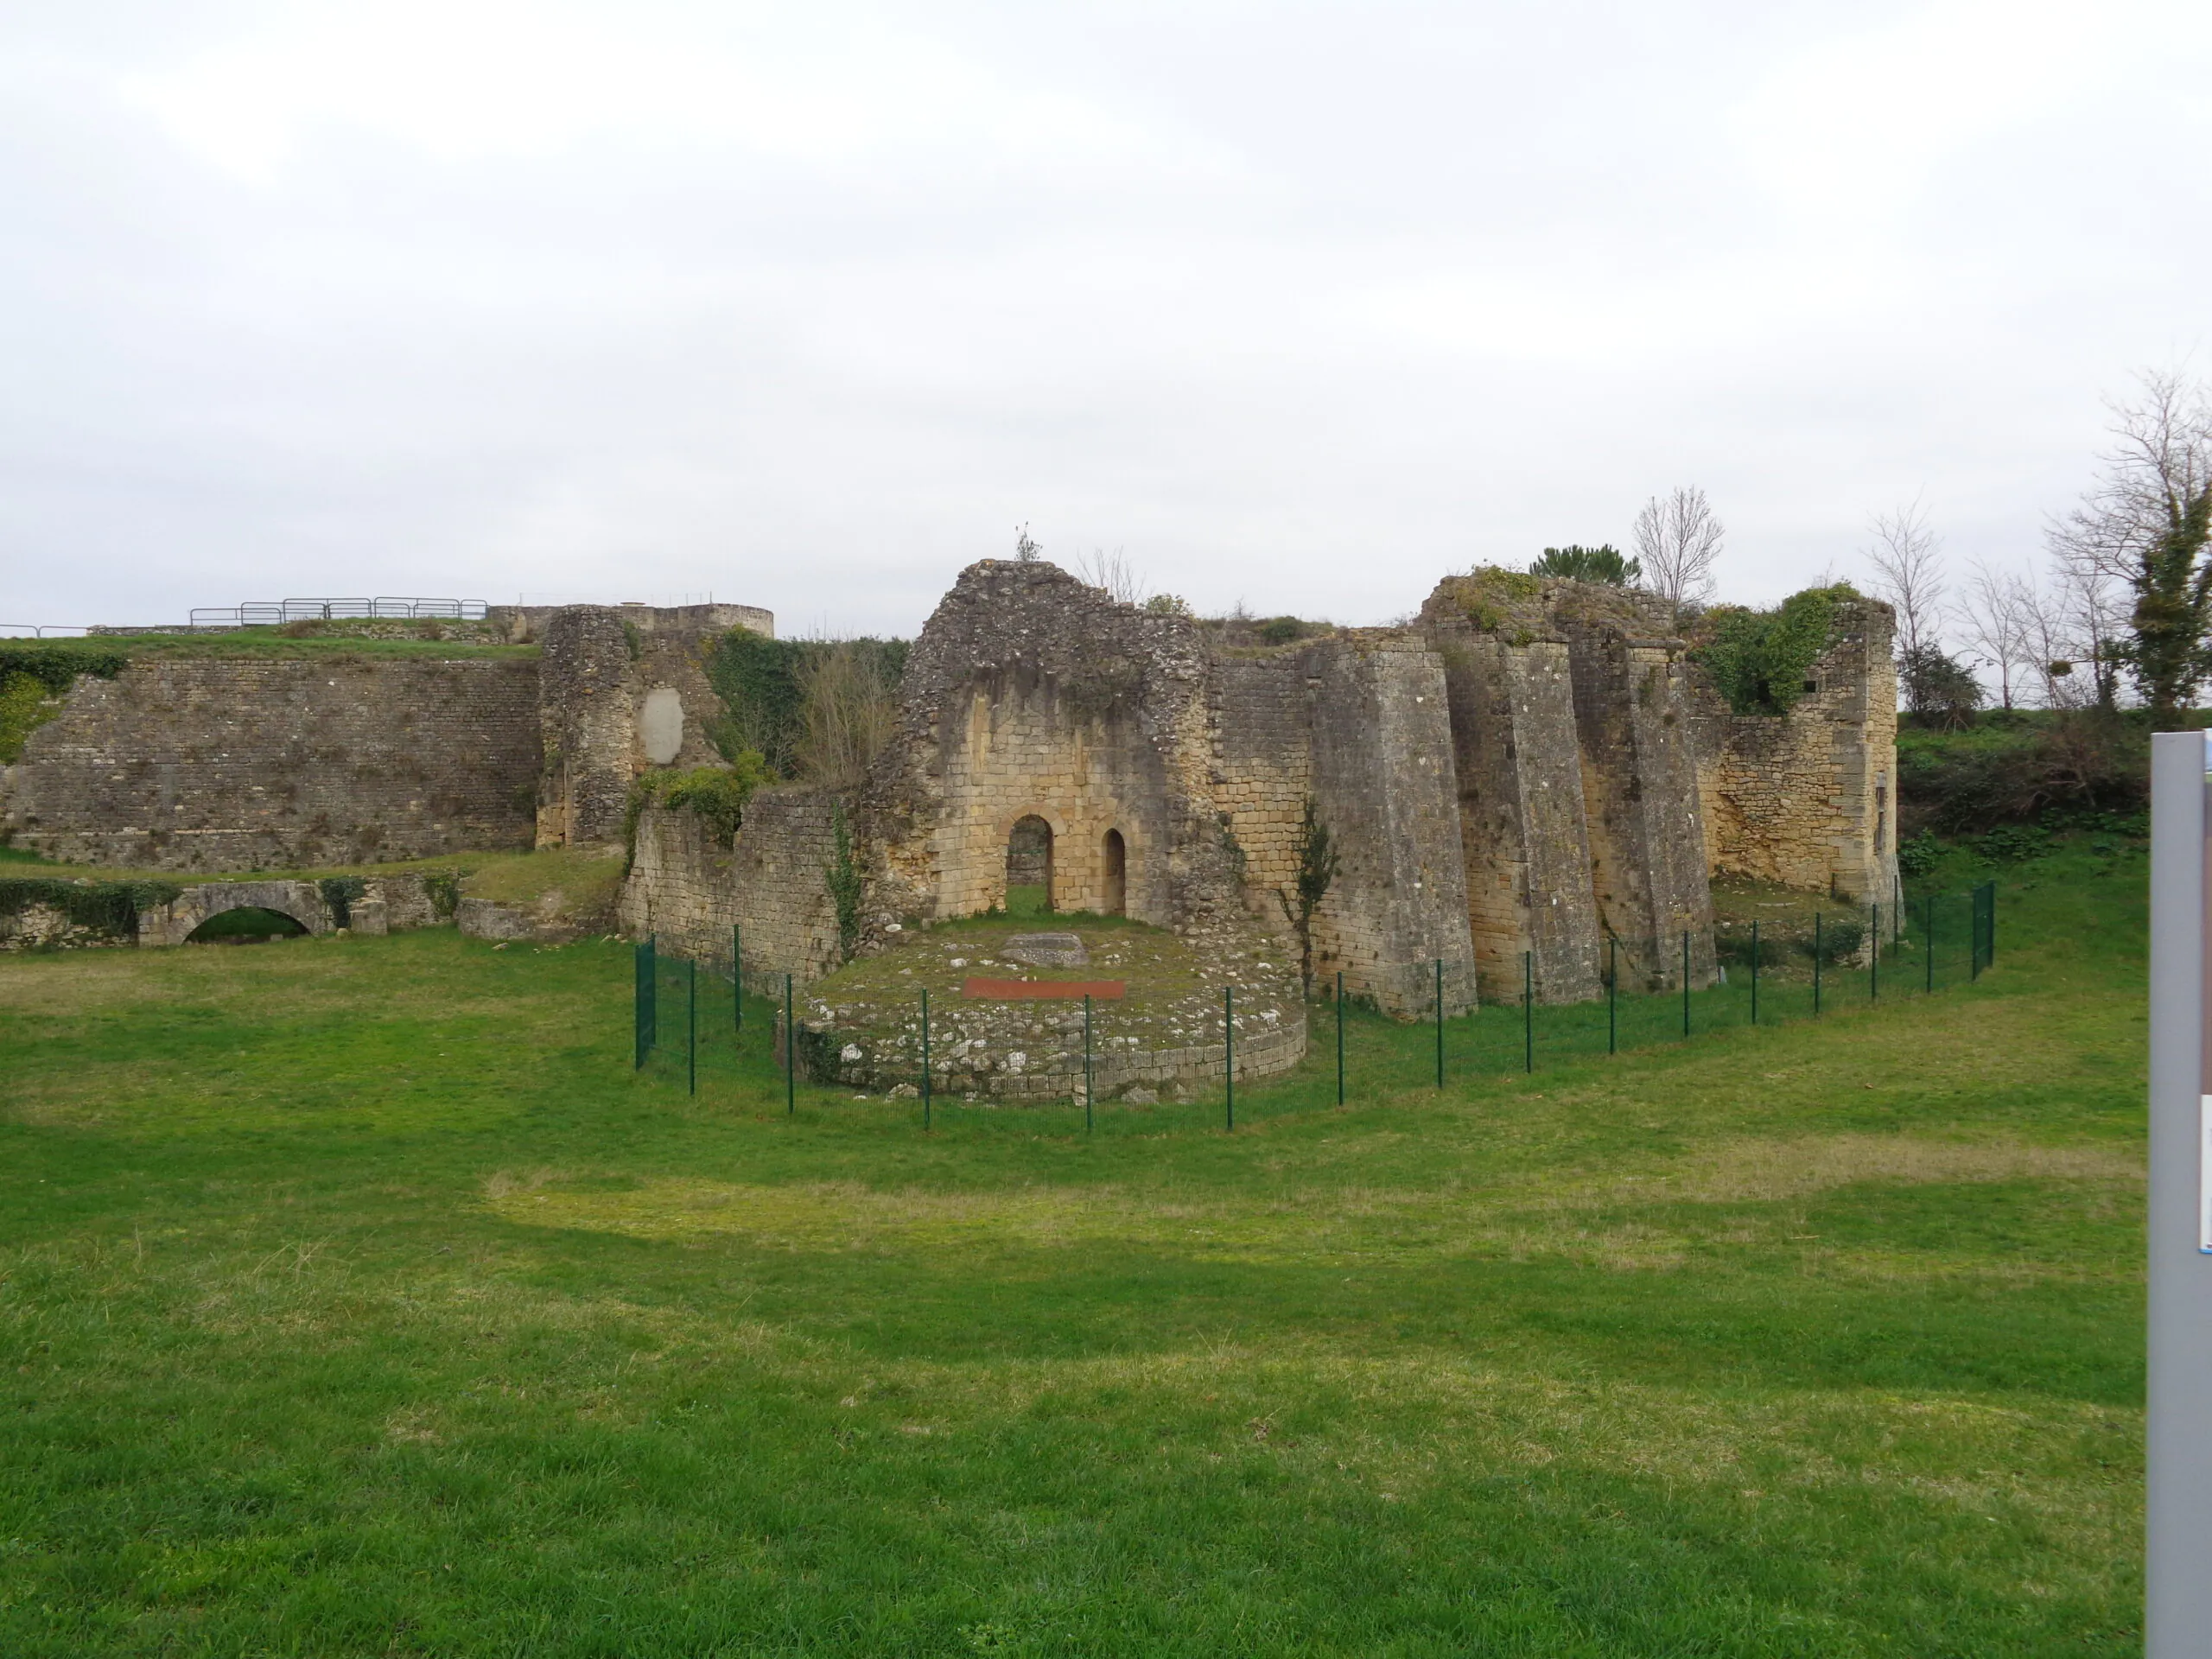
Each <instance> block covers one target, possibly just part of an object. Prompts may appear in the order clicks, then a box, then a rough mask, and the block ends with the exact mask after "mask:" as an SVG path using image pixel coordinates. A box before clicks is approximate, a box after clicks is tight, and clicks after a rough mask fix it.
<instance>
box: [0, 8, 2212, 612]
mask: <svg viewBox="0 0 2212 1659" xmlns="http://www.w3.org/2000/svg"><path fill="white" fill-rule="evenodd" d="M2198 10H2200V9H2198V8H2193V7H2183V6H2179V5H2165V6H2159V5H2153V4H2149V3H2141V0H2138V3H2132V4H2129V5H2126V6H2120V7H2105V8H2099V9H2096V10H2090V9H2088V8H2078V7H2063V8H2061V7H2052V8H2048V9H2044V10H2037V9H2035V8H2033V7H2030V8H2026V9H2021V8H2007V9H1999V8H1995V7H1992V6H1986V5H1957V4H1941V5H1934V6H1912V5H1898V4H1892V5H1889V6H1886V7H1885V8H1884V9H1882V10H1869V9H1866V8H1847V9H1840V10H1835V11H1831V12H1825V13H1823V12H1818V11H1808V10H1800V9H1791V8H1773V7H1767V6H1758V5H1754V4H1751V3H1748V0H1743V3H1738V0H1714V3H1710V4H1695V3H1682V0H1674V3H1669V4H1668V5H1665V6H1661V7H1651V8H1641V9H1637V10H1632V11H1628V12H1624V11H1621V10H1619V9H1618V8H1616V7H1611V6H1600V5H1597V4H1595V3H1576V0H1559V3H1554V4H1548V5H1546V6H1544V7H1541V8H1516V7H1512V6H1494V7H1486V8H1484V9H1482V10H1479V11H1475V10H1469V9H1467V8H1465V7H1463V6H1457V5H1453V6H1427V5H1421V4H1396V5H1393V4H1370V5H1364V6H1357V7H1354V6H1351V5H1332V4H1318V5H1313V6H1306V7H1299V8H1276V7H1259V6H1255V5H1249V4H1230V3H1218V4H1208V3H1204V0H1189V3H1179V4H1177V5H1174V6H1166V5H1159V6H1153V7H1142V6H1125V7H1117V8H1114V9H1110V10H1108V9H1099V10H1077V9H1072V8H1040V7H1035V6H1024V5H1015V4H1010V3H1009V4H995V3H988V0H933V3H931V4H929V5H926V6H925V5H921V4H911V5H906V4H900V3H898V0H882V3H878V4H874V5H859V4H851V3H833V4H826V5H823V6H816V7H808V8H791V7H770V6H765V5H761V6H751V7H747V6H729V5H696V6H685V5H681V4H676V3H652V0H640V3H634V4H626V5H622V6H615V5H613V4H589V5H587V4H569V5H547V6H540V5H531V6H527V7H524V6H519V5H512V4H503V3H497V0H456V3H449V4H439V5H435V6H432V5H425V4H419V3H404V4H399V5H393V6H375V7H364V6H359V5H352V6H336V5H308V4H283V5H277V4H266V5H259V6H256V5H251V4H245V5H230V4H215V3H211V4H208V5H205V6H194V5H184V6H176V5H157V4H154V3H151V0H114V3H111V4H107V5H101V4H95V3H79V4H73V5H71V6H68V7H66V8H65V7H61V6H59V5H55V6H54V7H52V8H51V9H49V10H43V11H41V10H38V9H37V8H35V7H34V8H31V9H29V10H15V11H11V12H10V13H9V14H8V15H7V16H6V17H5V18H4V19H0V353H5V354H6V358H7V360H8V362H9V364H10V374H9V376H8V377H7V378H6V379H5V380H4V381H0V387H4V390H3V391H0V613H22V612H25V611H28V612H29V613H30V614H31V616H32V619H33V620H38V619H39V618H40V617H41V616H42V617H45V618H48V619H51V620H87V619H90V618H97V617H101V616H108V615H112V614H113V613H115V612H116V610H117V609H118V607H126V608H144V607H153V609H154V610H155V611H156V612H168V613H181V611H182V610H183V609H184V608H186V607H188V606H189V605H192V604H205V603H211V602H219V601H223V600H225V599H226V598H227V599H236V598H238V597H244V596H249V595H251V594H256V593H275V594H282V593H283V592H292V593H299V592H308V591H315V590H318V589H320V588H325V587H327V588H334V589H338V590H351V589H353V588H359V586H361V585H362V584H363V583H364V582H368V583H370V584H371V585H375V586H380V587H383V588H385V590H386V591H393V590H397V589H399V588H416V589H422V590H429V589H430V588H441V587H443V588H451V587H454V586H464V587H468V588H474V589H475V590H477V592H478V593H480V594H498V593H503V592H513V591H518V590H520V591H532V592H543V591H548V590H561V591H568V592H589V591H594V590H602V591H606V592H607V593H610V594H612V593H613V590H614V589H615V588H620V589H622V590H623V591H622V593H621V594H620V596H622V597H639V596H648V595H651V594H666V593H683V592H691V593H696V592H704V591H707V590H709V589H710V588H711V589H713V590H714V591H715V592H717V593H719V594H722V595H723V596H725V597H745V598H749V599H753V600H754V601H758V602H766V603H770V604H772V605H774V606H776V607H778V608H779V609H780V610H783V611H785V612H786V613H789V614H791V615H792V616H794V617H798V618H802V619H804V620H809V621H827V622H829V623H832V624H837V625H850V626H866V627H872V628H877V629H884V628H902V629H911V628H912V626H916V625H917V623H918V620H920V617H921V616H922V615H923V614H924V613H925V612H926V609H927V607H928V605H929V603H930V601H931V598H932V597H933V595H934V594H935V593H936V592H937V591H938V589H939V588H941V587H942V586H943V585H944V582H945V581H946V580H947V579H948V578H949V577H950V575H951V573H952V572H953V571H954V570H955V569H957V567H958V565H959V564H961V563H964V562H965V561H966V560H967V559H969V558H971V557H974V556H980V555H982V554H985V553H990V552H995V551H1000V550H1002V544H1003V543H1006V542H1007V540H1008V539H1009V538H1010V535H1011V528H1012V526H1013V525H1014V524H1015V523H1016V522H1019V521H1022V520H1027V521H1029V522H1031V523H1032V524H1033V525H1034V526H1035V528H1036V531H1037V533H1038V535H1039V537H1040V538H1041V539H1043V540H1044V542H1045V543H1046V547H1047V549H1048V551H1049V552H1052V553H1060V554H1068V555H1073V554H1076V553H1079V552H1081V551H1083V550H1087V549H1088V548H1089V547H1090V546H1092V545H1094V544H1096V545H1103V546H1106V547H1114V546H1117V545H1119V546H1122V547H1125V548H1126V549H1127V550H1128V552H1129V554H1130V556H1131V557H1132V558H1133V559H1135V561H1136V562H1137V563H1139V564H1140V565H1141V566H1142V567H1145V568H1147V569H1149V570H1150V572H1151V574H1152V575H1153V578H1154V581H1155V582H1159V583H1160V584H1162V585H1165V586H1168V587H1172V588H1178V589H1181V590H1184V591H1186V592H1188V593H1190V594H1192V597H1193V598H1194V599H1197V600H1198V601H1201V602H1204V603H1211V604H1226V603H1228V602H1230V601H1232V600H1234V599H1236V597H1238V596H1239V595H1240V594H1241V595H1243V596H1244V597H1246V598H1248V599H1249V600H1251V601H1253V602H1254V603H1255V604H1264V605H1265V606H1266V607H1267V608H1268V609H1288V608H1302V609H1305V610H1307V611H1310V612H1320V613H1334V614H1337V615H1340V616H1344V617H1347V618H1350V619H1354V620H1371V619H1376V618H1381V617H1387V616H1389V615H1392V614H1395V613H1400V612H1402V611H1404V610H1407V609H1408V608H1410V607H1412V606H1414V604H1416V603H1417V602H1418V601H1419V600H1420V598H1421V596H1422V594H1424V593H1425V592H1426V591H1427V588H1428V587H1429V586H1430V584H1431V583H1433V581H1434V580H1435V578H1436V576H1437V575H1438V574H1439V573H1440V571H1441V570H1442V569H1446V568H1447V567H1451V566H1464V565H1465V563H1467V562H1469V561H1470V560H1471V559H1472V558H1474V557H1477V556H1486V557H1494V558H1502V559H1507V560H1514V561H1518V560H1522V559H1525V558H1527V557H1529V556H1532V555H1533V553H1534V552H1535V550H1537V549H1539V548H1541V546H1543V545H1544V544H1545V543H1556V542H1558V541H1560V540H1578V541H1591V540H1598V539H1606V538H1611V539H1613V540H1615V541H1618V540H1621V539H1623V538H1624V537H1625V535H1626V533H1627V529H1628V522H1629V519H1630V517H1631V516H1632V515H1633V512H1634V511H1635V508H1636V505H1637V503H1638V502H1639V501H1641V500H1642V499H1643V497H1644V496H1645V495H1647V494H1649V493H1652V492H1654V491H1657V490H1663V489H1665V488H1667V487H1668V486H1670V485H1673V484H1675V483H1678V482H1700V483H1702V484H1704V485H1705V486H1706V487H1707V490H1708V491H1709V492H1710V493H1712V494H1713V498H1714V499H1715V501H1716V502H1717V504H1718V505H1719V507H1720V510H1721V512H1722V513H1723V516H1724V517H1725V518H1727V520H1728V521H1729V523H1730V524H1731V527H1732V539H1731V549H1732V551H1731V553H1730V556H1729V562H1728V563H1727V565H1726V567H1725V571H1724V574H1725V575H1726V580H1727V581H1728V582H1730V583H1731V584H1732V587H1733V588H1734V589H1735V590H1736V591H1737V592H1738V593H1740V594H1745V596H1768V595H1771V594H1777V593H1779V592H1782V591H1784V590H1786V589H1787V588H1789V586H1791V585H1794V584H1795V583H1796V582H1800V581H1802V580H1806V579H1809V578H1810V577H1811V576H1812V575H1815V574H1817V573H1818V571H1819V570H1820V569H1821V568H1822V567H1823V566H1825V565H1826V564H1827V563H1829V562H1830V561H1831V560H1836V559H1840V560H1843V561H1845V562H1846V563H1848V559H1849V556H1850V555H1851V552H1852V550H1853V548H1854V547H1855V546H1856V545H1857V543H1858V542H1859V540H1860V539H1861V537H1862V530H1863V525H1864V523H1865V520H1866V516H1867V514H1868V513H1869V512H1872V511H1873V510H1874V509H1877V508H1878V507H1881V506H1884V505H1890V504H1891V503H1892V502H1893V501H1894V500H1896V499H1902V498H1904V497H1909V496H1910V495H1911V494H1912V493H1915V492H1916V491H1917V490H1921V489H1923V488H1925V489H1926V490H1927V492H1928V494H1929V499H1930V500H1931V501H1932V502H1934V503H1936V505H1937V506H1938V508H1939V510H1940V511H1942V512H1944V513H1946V514H1947V515H1948V519H1947V522H1946V523H1945V524H1944V525H1943V528H1944V529H1945V531H1946V532H1947V534H1948V537H1949V540H1950V545H1951V546H1952V547H1953V548H1954V549H1955V550H1956V551H1958V552H1959V553H1960V554H1961V555H1962V556H1963V555H1967V554H1972V553H1977V552H1986V553H1989V554H1992V555H1994V556H2000V557H2013V558H2018V557H2026V556H2031V555H2032V553H2033V550H2034V547H2035V540H2036V530H2037V524H2038V523H2039V522H2040V518H2041V515H2042V514H2043V512H2044V510H2045V509H2047V508H2049V507H2050V506H2052V505H2058V504H2060V503H2062V502H2063V500H2064V499H2066V497H2067V496H2068V495H2069V493H2071V492H2072V491H2073V490H2074V489H2075V488H2076V487H2078V485H2079V482H2080V478H2081V474H2082V470H2083V468H2084V467H2085V465H2086V459H2087V456H2088V453H2089V452H2090V451H2091V450H2092V449H2094V447H2095V445H2096V443H2097V441H2098V426H2099V423H2100V421H2101V410H2100V409H2099V407H2098V403H2097V397H2098V394H2099V392H2100V391H2101V390H2103V389H2105V388H2107V387H2112V386H2114V385H2118V384H2120V382H2121V381H2122V380H2123V378H2124V377H2125V375H2126V372H2127V371H2128V370H2129V369H2130V368H2131V367H2133V366H2134V365H2137V364H2139V363H2142V362H2145V361H2152V360H2159V359H2169V358H2171V357H2173V356H2175V355H2177V354H2178V353H2181V352H2184V351H2186V350H2187V349H2188V348H2189V347H2190V346H2192V345H2194V344H2196V343H2197V340H2198V337H2199V335H2200V334H2201V331H2202V326H2203V325H2202V321H2201V318H2202V299H2201V281H2200V277H2201V273H2202V270H2205V269H2206V268H2207V267H2208V264H2212V215H2208V213H2207V212H2206V211H2205V210H2206V208H2207V207H2208V206H2212V204H2208V202H2207V200H2206V198H2207V196H2208V194H2212V182H2208V179H2207V177H2206V172H2207V170H2206V169H2205V168H2203V167H2202V165H2201V162H2200V159H2199V158H2200V157H2201V156H2202V154H2203V153H2204V139H2205V136H2206V127H2207V125H2208V123H2209V114H2208V111H2209V110H2212V106H2208V103H2207V95H2206V92H2205V91H2204V88H2205V86H2206V85H2207V76H2206V73H2205V71H2206V68H2207V67H2208V66H2209V65H2212V48H2209V45H2208V29H2212V25H2208V23H2207V22H2206V21H2205V19H2204V18H2202V17H2200V16H2198V15H2197V13H2198Z"/></svg>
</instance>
